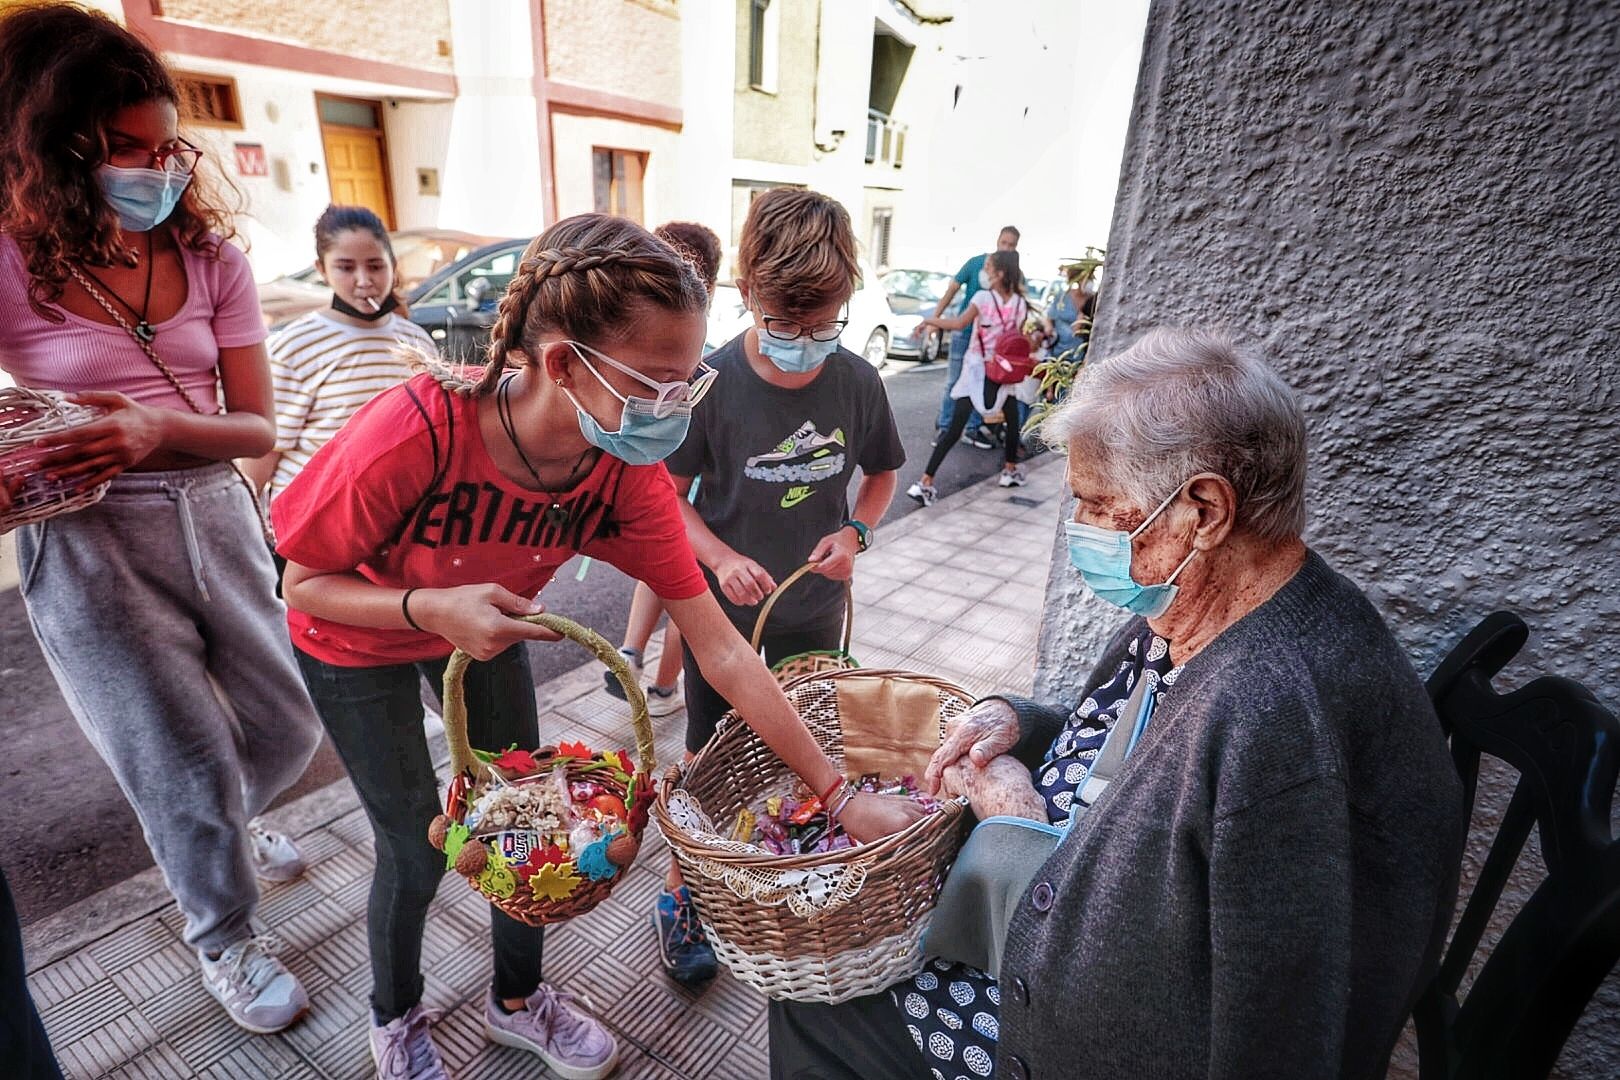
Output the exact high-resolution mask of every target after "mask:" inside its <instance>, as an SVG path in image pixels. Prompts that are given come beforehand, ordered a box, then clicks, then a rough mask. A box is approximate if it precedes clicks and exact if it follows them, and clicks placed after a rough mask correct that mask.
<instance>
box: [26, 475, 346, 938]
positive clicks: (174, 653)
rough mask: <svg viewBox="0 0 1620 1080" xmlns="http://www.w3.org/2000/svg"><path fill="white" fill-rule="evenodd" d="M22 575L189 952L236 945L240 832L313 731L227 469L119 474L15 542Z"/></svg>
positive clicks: (252, 895) (243, 503)
mask: <svg viewBox="0 0 1620 1080" xmlns="http://www.w3.org/2000/svg"><path fill="white" fill-rule="evenodd" d="M18 562H19V565H20V569H21V572H22V586H21V587H22V595H23V600H24V601H25V602H26V604H27V607H28V618H29V621H30V622H31V623H32V625H33V629H34V636H35V637H37V638H38V639H39V644H40V648H41V649H42V650H43V651H44V653H45V659H46V661H47V662H48V663H49V664H50V667H51V672H52V673H53V674H54V675H55V676H56V682H57V684H58V685H59V686H60V687H61V688H62V695H63V697H65V698H66V699H67V703H68V707H69V708H71V709H72V710H73V716H74V718H75V719H76V720H78V722H79V726H80V727H81V728H82V729H83V730H84V733H85V736H86V737H87V738H88V739H89V740H90V742H91V744H92V745H93V746H94V747H95V748H96V751H97V752H98V753H100V754H101V756H102V759H103V760H105V761H106V762H107V765H108V766H109V767H110V768H111V769H112V773H113V776H115V777H116V778H117V779H118V786H119V787H120V788H122V789H123V791H124V795H125V796H126V797H127V798H128V799H129V802H130V805H131V806H133V807H134V808H135V813H136V815H137V816H138V817H139V818H140V822H141V828H142V829H143V830H144V832H145V834H146V843H147V845H148V846H149V847H150V848H151V849H152V856H153V858H155V859H156V860H157V864H158V866H159V867H160V868H161V869H162V871H163V877H164V880H165V881H166V882H167V883H168V886H169V891H170V892H172V893H173V894H174V897H175V899H176V900H177V901H178V902H179V904H180V910H181V911H182V912H183V913H184V914H185V917H186V931H185V939H186V941H187V942H188V943H190V944H191V945H193V946H195V947H197V948H199V949H207V950H210V951H212V950H216V949H222V948H224V947H226V946H228V945H230V944H232V943H234V942H236V941H239V940H241V939H242V938H243V937H246V936H247V935H248V934H249V933H251V932H252V931H251V929H250V928H249V925H248V921H249V919H250V918H251V917H252V915H253V911H254V908H255V907H256V906H257V904H258V902H259V887H258V884H257V882H256V881H255V879H254V876H253V868H252V865H251V863H250V862H249V857H248V846H247V839H246V833H245V829H244V827H245V825H246V823H247V821H248V819H249V818H251V817H254V816H256V815H257V814H259V813H261V812H262V811H263V810H264V809H265V808H266V807H267V806H268V805H269V804H270V800H271V799H273V798H275V797H276V795H278V794H280V793H281V792H282V791H284V790H285V789H286V788H287V787H288V786H289V785H290V784H292V783H293V781H295V780H297V779H298V777H299V776H300V775H302V773H303V771H304V766H306V765H307V764H309V759H310V757H311V756H312V755H313V754H314V753H315V748H316V746H317V745H319V742H320V730H321V729H320V721H319V720H317V719H316V716H315V710H314V706H312V705H311V704H310V701H309V696H308V694H307V692H306V691H305V689H304V683H303V679H302V678H301V677H300V676H299V674H298V668H297V666H296V665H295V663H294V662H293V656H292V643H291V641H290V640H289V639H288V636H287V616H286V609H285V608H284V607H282V604H281V601H279V600H277V599H276V597H275V593H274V572H273V570H272V568H271V564H270V552H269V551H268V550H267V549H266V547H265V543H264V538H263V536H262V535H261V534H260V530H259V523H258V518H257V516H256V515H255V513H254V510H253V505H252V502H251V500H250V498H249V496H248V492H247V488H246V487H245V486H244V485H243V484H242V482H241V481H240V480H239V479H238V478H237V476H236V474H235V473H234V472H233V471H232V470H231V468H230V466H229V465H224V464H220V465H208V466H204V467H201V468H196V469H185V470H179V471H175V472H149V473H126V474H124V475H123V476H120V477H118V478H117V479H116V480H114V481H113V484H112V487H111V489H110V490H108V492H107V494H106V496H105V497H104V498H103V499H102V500H101V502H99V503H97V504H96V505H95V506H92V507H90V508H89V509H86V510H81V511H79V512H77V513H72V514H64V515H62V516H60V517H55V518H52V519H50V520H49V521H45V522H42V523H40V524H38V525H31V526H26V527H24V528H23V529H22V530H20V532H19V535H18ZM221 698H223V699H224V702H228V703H229V707H227V706H226V705H225V704H224V703H223V702H222V701H221Z"/></svg>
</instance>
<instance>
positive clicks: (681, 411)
mask: <svg viewBox="0 0 1620 1080" xmlns="http://www.w3.org/2000/svg"><path fill="white" fill-rule="evenodd" d="M570 345H572V343H571V342H570ZM573 349H574V352H575V354H576V355H578V356H579V358H580V360H581V361H582V362H583V363H584V364H585V367H586V368H587V369H588V370H589V371H590V373H591V374H592V375H595V376H596V380H597V382H600V383H601V384H602V385H603V386H605V387H607V388H608V392H609V393H611V394H612V395H613V396H614V397H616V398H618V399H619V400H620V401H622V402H624V407H623V408H622V409H620V410H619V430H618V431H604V430H603V429H602V425H601V424H599V423H598V422H597V420H596V417H594V416H592V415H591V414H590V413H588V412H586V411H585V406H583V405H581V404H580V403H579V399H578V398H576V397H575V396H574V394H573V391H571V390H569V389H568V387H566V386H564V387H562V388H561V389H562V392H563V393H565V394H567V395H568V400H569V401H571V402H573V403H574V411H575V412H577V413H579V431H580V434H582V435H584V436H585V441H586V442H588V443H590V444H591V445H592V446H594V447H596V448H597V449H599V450H601V451H602V452H603V453H605V454H612V455H613V456H614V457H616V458H618V459H619V460H620V461H622V462H624V463H625V464H626V465H653V464H656V463H657V462H660V461H663V460H664V459H665V458H667V457H669V455H671V454H673V453H674V452H675V451H676V450H678V449H680V445H681V443H683V442H685V441H686V431H687V428H689V427H691V425H692V406H691V405H689V404H684V403H683V404H680V405H677V406H675V410H674V411H673V412H671V413H669V414H668V415H667V416H662V417H661V416H658V415H657V411H656V407H655V405H654V402H653V401H652V399H650V398H638V397H625V396H624V395H623V394H621V393H619V392H618V391H617V390H615V389H613V386H612V384H610V383H609V382H608V381H607V380H606V379H604V378H602V373H601V372H599V371H597V370H596V366H595V365H594V364H592V363H591V362H590V360H589V359H588V358H587V357H586V356H585V355H584V354H583V353H581V352H580V351H579V347H578V346H577V345H573Z"/></svg>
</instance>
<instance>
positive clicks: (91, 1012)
mask: <svg viewBox="0 0 1620 1080" xmlns="http://www.w3.org/2000/svg"><path fill="white" fill-rule="evenodd" d="M129 1011H130V1003H129V999H128V998H126V997H125V996H124V995H123V993H122V992H121V991H120V990H119V989H118V987H116V986H114V985H113V984H112V982H111V981H107V980H104V981H102V982H97V983H92V984H91V985H90V986H87V987H85V988H84V989H83V990H80V991H79V992H78V993H76V994H73V995H71V996H69V997H67V998H64V999H63V1000H61V1001H59V1002H57V1003H56V1004H55V1005H52V1006H51V1007H50V1008H48V1009H41V1010H40V1019H41V1020H43V1021H44V1023H45V1031H46V1033H47V1034H48V1035H50V1037H51V1044H52V1045H53V1046H68V1045H70V1044H72V1043H75V1042H78V1041H79V1040H80V1039H83V1038H85V1037H86V1036H88V1035H90V1034H91V1033H92V1032H94V1031H95V1029H96V1026H97V1025H98V1024H99V1023H102V1022H104V1021H106V1020H109V1019H111V1018H112V1017H115V1016H121V1015H123V1014H124V1013H126V1012H129Z"/></svg>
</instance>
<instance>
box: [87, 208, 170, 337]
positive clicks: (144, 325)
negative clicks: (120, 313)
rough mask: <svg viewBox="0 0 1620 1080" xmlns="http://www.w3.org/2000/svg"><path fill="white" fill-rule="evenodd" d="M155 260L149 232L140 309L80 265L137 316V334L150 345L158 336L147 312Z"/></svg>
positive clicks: (91, 277)
mask: <svg viewBox="0 0 1620 1080" xmlns="http://www.w3.org/2000/svg"><path fill="white" fill-rule="evenodd" d="M153 262H154V260H153V258H152V234H151V233H150V232H148V233H147V234H146V293H145V295H144V296H142V297H141V308H140V310H139V311H136V310H135V305H134V304H131V303H130V302H129V301H128V300H125V299H124V298H123V297H122V296H119V295H118V293H117V292H115V291H114V290H113V288H112V286H110V285H108V284H107V283H106V282H105V281H102V280H101V279H100V278H99V277H97V276H96V275H95V272H94V271H92V270H91V269H90V268H89V267H88V266H84V265H81V266H80V267H79V269H81V270H83V271H84V272H85V273H86V274H87V275H89V277H90V280H91V281H93V282H95V283H96V284H97V285H100V286H101V287H102V288H103V289H105V290H106V291H107V295H109V296H111V297H112V298H113V299H114V300H116V301H118V302H119V303H120V304H123V305H124V307H125V308H126V309H127V310H128V311H129V313H130V314H131V315H133V316H135V336H136V337H138V338H140V339H141V340H142V341H144V342H145V343H146V344H148V345H150V344H151V343H152V339H153V338H155V337H157V331H156V330H154V329H152V324H151V323H149V322H147V321H146V313H147V312H148V311H150V310H151V309H152V265H153Z"/></svg>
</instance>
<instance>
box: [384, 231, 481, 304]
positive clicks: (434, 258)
mask: <svg viewBox="0 0 1620 1080" xmlns="http://www.w3.org/2000/svg"><path fill="white" fill-rule="evenodd" d="M475 246H476V245H474V244H470V243H468V242H467V241H466V240H463V239H461V238H459V237H450V236H431V235H428V236H423V235H413V236H397V235H396V236H395V237H394V261H395V263H397V264H398V266H399V270H398V278H399V288H400V290H401V291H405V290H408V289H410V288H411V287H412V286H413V285H418V284H420V283H421V282H423V281H426V280H427V279H428V278H430V277H432V276H433V275H434V274H436V273H438V272H439V271H440V270H442V269H443V268H444V267H446V266H449V265H450V264H451V263H453V262H456V261H458V260H460V259H463V258H466V256H467V253H468V252H470V251H472V250H473V248H474V247H475Z"/></svg>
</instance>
